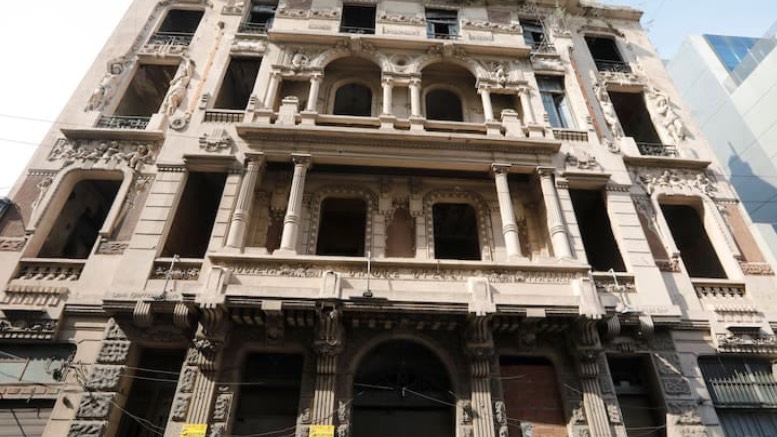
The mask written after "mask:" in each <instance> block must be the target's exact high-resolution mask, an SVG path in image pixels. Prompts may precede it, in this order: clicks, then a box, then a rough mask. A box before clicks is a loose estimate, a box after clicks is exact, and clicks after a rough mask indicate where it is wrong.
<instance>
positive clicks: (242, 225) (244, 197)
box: [227, 153, 264, 249]
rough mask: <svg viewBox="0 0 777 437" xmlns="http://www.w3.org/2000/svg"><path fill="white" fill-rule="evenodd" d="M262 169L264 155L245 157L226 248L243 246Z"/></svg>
mask: <svg viewBox="0 0 777 437" xmlns="http://www.w3.org/2000/svg"><path fill="white" fill-rule="evenodd" d="M263 168H264V154H261V153H259V154H249V155H248V156H247V157H246V168H245V170H244V171H243V181H242V182H241V184H240V192H239V193H238V196H237V204H236V205H235V211H234V212H233V213H232V221H231V223H230V225H229V234H228V235H227V247H232V248H237V249H242V248H243V247H244V246H245V239H246V231H247V230H248V220H249V217H250V216H251V207H252V206H253V201H254V191H255V190H256V188H257V186H258V185H259V181H261V178H262V169H263Z"/></svg>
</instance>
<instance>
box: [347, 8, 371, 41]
mask: <svg viewBox="0 0 777 437" xmlns="http://www.w3.org/2000/svg"><path fill="white" fill-rule="evenodd" d="M340 32H343V33H361V34H373V33H375V6H356V5H343V21H342V23H341V24H340Z"/></svg>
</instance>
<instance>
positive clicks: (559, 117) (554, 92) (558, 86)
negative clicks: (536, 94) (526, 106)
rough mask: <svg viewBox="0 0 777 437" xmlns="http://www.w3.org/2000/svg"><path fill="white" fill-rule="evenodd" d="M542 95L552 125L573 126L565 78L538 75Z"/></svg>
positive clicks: (557, 126) (558, 126)
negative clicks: (565, 89) (565, 88)
mask: <svg viewBox="0 0 777 437" xmlns="http://www.w3.org/2000/svg"><path fill="white" fill-rule="evenodd" d="M537 85H538V86H539V88H540V97H541V98H542V105H543V107H544V108H545V112H546V113H547V114H548V121H549V122H550V125H551V126H552V127H556V128H569V127H571V126H572V124H571V123H572V114H571V112H570V111H569V103H568V102H567V96H566V92H565V91H564V78H563V77H561V76H537Z"/></svg>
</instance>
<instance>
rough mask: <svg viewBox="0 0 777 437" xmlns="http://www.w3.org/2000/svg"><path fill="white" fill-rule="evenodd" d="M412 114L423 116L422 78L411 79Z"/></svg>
mask: <svg viewBox="0 0 777 437" xmlns="http://www.w3.org/2000/svg"><path fill="white" fill-rule="evenodd" d="M409 88H410V116H411V117H421V116H422V115H421V78H420V77H414V78H412V79H410V85H409Z"/></svg>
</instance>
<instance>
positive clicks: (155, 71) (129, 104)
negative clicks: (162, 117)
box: [114, 64, 178, 117]
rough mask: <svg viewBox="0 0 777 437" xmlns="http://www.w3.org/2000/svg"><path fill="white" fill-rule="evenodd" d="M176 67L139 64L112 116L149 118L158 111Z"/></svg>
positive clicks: (176, 69)
mask: <svg viewBox="0 0 777 437" xmlns="http://www.w3.org/2000/svg"><path fill="white" fill-rule="evenodd" d="M176 71H178V66H177V65H151V64H141V65H140V66H139V67H138V69H137V71H136V72H135V76H133V77H132V82H130V84H129V86H128V87H127V90H126V91H125V92H124V96H122V98H121V101H119V104H118V106H117V107H116V111H115V112H114V115H119V116H126V117H133V116H134V117H150V116H151V115H152V114H155V113H156V112H158V111H159V107H160V106H161V105H162V101H163V100H164V98H165V95H166V94H167V90H168V88H170V81H171V80H173V76H175V73H176Z"/></svg>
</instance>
